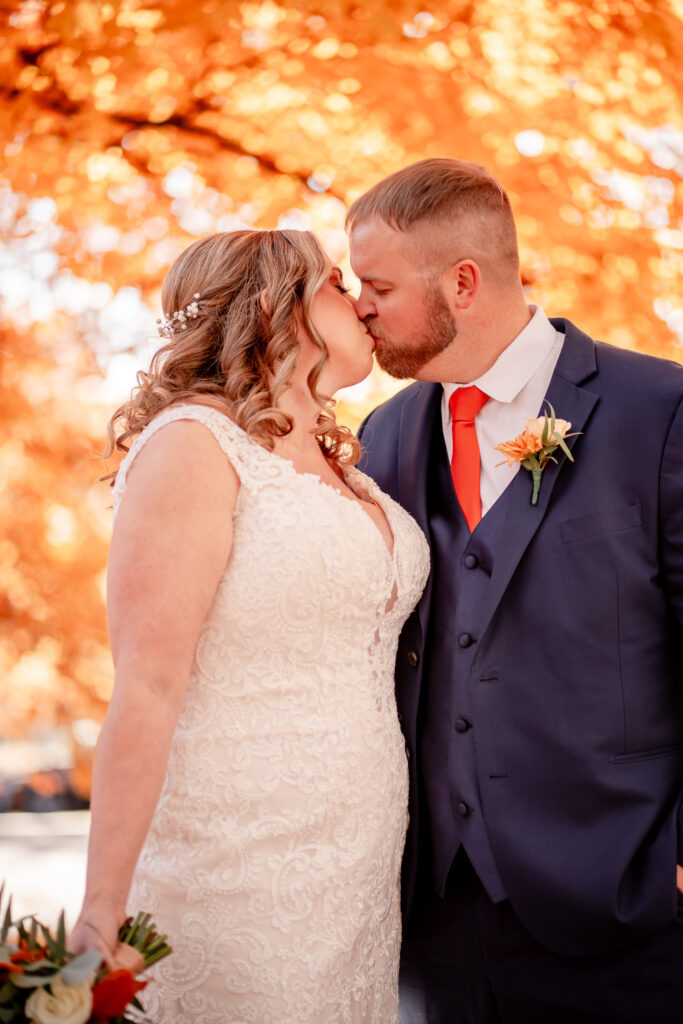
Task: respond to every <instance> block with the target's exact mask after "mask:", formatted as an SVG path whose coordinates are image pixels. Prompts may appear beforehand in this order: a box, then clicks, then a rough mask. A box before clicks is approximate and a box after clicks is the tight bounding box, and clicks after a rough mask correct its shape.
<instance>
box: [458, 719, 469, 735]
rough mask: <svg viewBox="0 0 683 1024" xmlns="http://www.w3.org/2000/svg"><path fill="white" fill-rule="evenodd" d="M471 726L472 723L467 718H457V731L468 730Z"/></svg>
mask: <svg viewBox="0 0 683 1024" xmlns="http://www.w3.org/2000/svg"><path fill="white" fill-rule="evenodd" d="M469 727H470V723H469V722H468V721H467V719H465V718H456V720H455V731H456V732H467V730H468V729H469Z"/></svg>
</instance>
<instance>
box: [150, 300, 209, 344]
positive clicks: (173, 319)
mask: <svg viewBox="0 0 683 1024" xmlns="http://www.w3.org/2000/svg"><path fill="white" fill-rule="evenodd" d="M198 298H199V292H195V293H194V297H193V299H192V302H189V303H188V304H187V306H185V308H184V309H179V310H177V311H176V312H175V313H171V315H170V316H166V314H165V313H164V315H163V316H161V317H159V318H158V319H157V330H158V332H159V334H160V335H161V337H162V338H172V337H173V335H174V333H175V332H176V331H177V330H182V329H184V328H185V327H186V326H187V321H188V320H196V319H197V317H198V316H199V303H198V301H197V300H198Z"/></svg>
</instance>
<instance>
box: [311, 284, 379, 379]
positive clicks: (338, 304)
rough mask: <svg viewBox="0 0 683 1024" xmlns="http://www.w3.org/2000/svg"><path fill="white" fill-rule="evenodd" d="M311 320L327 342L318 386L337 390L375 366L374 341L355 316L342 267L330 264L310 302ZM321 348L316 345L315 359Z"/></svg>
mask: <svg viewBox="0 0 683 1024" xmlns="http://www.w3.org/2000/svg"><path fill="white" fill-rule="evenodd" d="M311 320H312V322H313V325H314V326H315V327H316V329H317V330H318V331H319V333H320V335H321V337H322V338H323V340H324V342H325V344H326V345H327V351H328V359H327V362H326V363H325V366H324V368H323V371H322V373H321V376H320V382H319V390H321V391H324V392H326V393H327V394H334V392H335V391H338V390H339V388H345V387H350V386H351V385H352V384H358V382H359V381H361V380H363V379H364V378H365V377H367V375H368V374H369V373H370V370H371V369H372V353H373V351H374V348H375V341H374V338H373V337H372V335H371V334H370V333H369V331H368V330H367V329H366V327H365V324H363V323H362V322H361V321H360V320H359V319H358V317H357V316H356V303H355V300H354V299H353V298H352V297H351V296H350V295H349V294H348V292H347V291H346V289H345V288H344V281H343V278H342V272H341V270H340V269H339V267H330V272H329V275H328V277H327V279H326V281H325V282H324V283H323V284H322V285H321V287H320V288H319V289H318V291H317V292H316V294H315V297H314V298H313V301H312V303H311ZM319 356H320V350H319V349H318V348H317V346H316V360H317V358H318V357H319Z"/></svg>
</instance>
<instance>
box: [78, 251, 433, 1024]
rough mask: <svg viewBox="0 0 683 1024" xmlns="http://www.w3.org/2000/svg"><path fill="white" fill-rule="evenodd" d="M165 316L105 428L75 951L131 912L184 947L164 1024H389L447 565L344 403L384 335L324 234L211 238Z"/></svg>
mask: <svg viewBox="0 0 683 1024" xmlns="http://www.w3.org/2000/svg"><path fill="white" fill-rule="evenodd" d="M162 302H163V307H164V310H165V311H166V312H165V316H164V319H163V321H162V333H164V334H165V335H166V337H167V343H166V344H164V345H163V347H162V348H161V349H160V350H159V351H158V352H157V354H156V355H155V357H154V359H153V360H152V364H151V367H150V370H149V372H148V373H140V374H139V375H138V384H139V386H138V388H137V389H136V390H135V391H134V393H133V396H132V398H131V399H130V401H129V402H127V403H126V404H125V405H124V406H122V408H120V409H119V410H118V411H117V412H116V414H115V415H114V417H113V420H112V424H111V425H110V437H111V439H112V443H114V439H115V443H116V446H117V447H118V448H122V449H124V450H126V449H127V448H128V446H129V444H130V450H129V451H128V454H127V456H126V458H125V459H124V461H123V463H122V465H121V468H120V470H119V472H118V475H117V477H116V482H115V486H114V515H115V526H114V533H113V538H112V545H111V555H110V563H109V577H108V618H109V628H110V636H111V643H112V648H113V654H114V661H115V666H116V684H115V688H114V694H113V698H112V702H111V706H110V709H109V712H108V714H107V717H106V721H105V723H104V726H103V729H102V734H101V738H100V742H99V748H98V752H97V759H96V764H95V772H94V779H93V793H92V828H91V835H90V844H89V851H88V871H87V883H86V893H85V898H84V903H83V907H82V909H81V913H80V916H79V919H78V921H77V923H76V927H75V929H74V932H73V934H72V936H71V940H70V948H71V949H73V950H74V951H76V952H78V951H81V950H84V949H87V948H97V949H100V950H101V951H102V952H103V953H105V955H106V956H107V957H108V958H111V952H112V948H113V946H114V943H115V937H116V933H117V930H118V927H119V925H120V923H121V922H122V921H123V919H124V918H125V916H126V905H127V903H129V904H130V906H131V908H133V909H144V910H146V911H149V912H150V913H151V914H152V915H153V917H154V919H155V920H156V922H157V923H158V925H159V927H160V929H161V930H163V931H164V932H166V933H167V934H168V936H169V941H170V942H171V944H172V945H173V947H174V954H173V956H171V957H169V958H168V960H166V961H164V962H163V963H160V964H159V965H158V966H157V967H156V968H155V969H154V983H153V984H152V985H150V986H149V988H148V989H147V991H146V993H145V1010H146V1012H147V1013H148V1014H149V1016H150V1018H152V1019H155V1020H157V1021H158V1022H159V1024H171V1022H173V1024H229V1022H234V1024H237V1022H240V1024H242V1022H254V1024H337V1022H338V1024H350V1022H353V1024H355V1022H361V1021H363V1022H372V1024H392V1022H396V1024H398V1009H397V973H398V953H399V941H400V910H399V871H400V863H401V854H402V850H403V843H404V835H405V829H406V823H407V811H406V807H407V792H408V781H407V766H406V755H405V748H404V743H403V738H402V735H401V731H400V728H399V723H398V719H397V714H396V705H395V702H394V694H393V670H394V659H395V654H396V646H397V641H398V635H399V632H400V630H401V627H402V625H403V623H404V621H405V619H406V618H407V616H408V615H409V613H410V612H411V611H412V609H413V607H414V605H415V604H416V602H417V600H418V598H419V597H420V594H421V592H422V589H423V586H424V583H425V580H426V576H427V573H428V557H429V556H428V550H427V545H426V542H425V539H424V537H423V535H422V533H421V532H420V530H419V529H418V527H417V526H416V524H415V523H414V522H413V520H412V519H411V518H410V517H409V516H408V514H407V513H406V512H404V511H403V510H402V509H401V508H400V507H399V506H398V505H397V504H395V503H394V502H393V501H392V500H391V499H390V498H389V497H387V496H386V495H384V494H383V493H382V492H381V491H380V490H379V489H378V488H377V486H376V485H375V484H374V483H373V482H372V481H371V480H370V479H368V478H367V477H365V476H364V475H363V474H362V473H361V472H359V471H358V470H357V469H355V468H354V463H355V462H357V460H358V458H359V455H360V447H359V444H358V441H357V440H356V439H355V438H354V437H353V435H352V434H351V433H350V432H349V431H348V430H347V429H346V428H344V427H341V426H339V425H337V423H336V422H335V419H334V415H333V412H332V407H333V403H332V402H331V400H330V399H329V398H328V397H326V396H330V395H332V394H333V393H334V392H335V391H336V390H338V389H339V388H342V387H346V386H348V385H351V384H355V383H357V382H358V381H360V380H362V379H363V378H364V377H365V376H366V375H367V374H368V372H369V371H370V369H371V366H372V352H373V339H372V337H371V336H370V335H369V334H368V332H367V331H366V330H365V328H364V326H363V324H362V323H361V322H360V321H359V320H358V318H357V317H356V314H355V312H354V302H353V300H352V299H351V298H350V296H349V295H348V294H346V289H345V288H344V285H343V282H342V277H341V272H340V271H339V269H338V268H336V267H333V266H332V265H331V262H330V260H329V259H328V258H327V256H326V255H325V254H324V253H323V251H322V250H321V248H320V246H319V244H318V242H317V240H316V239H315V237H314V236H313V235H312V234H310V233H309V232H296V231H237V232H233V233H228V234H218V235H213V236H211V237H209V238H205V239H202V240H201V241H199V242H196V243H195V244H194V245H192V246H190V248H189V249H187V250H186V251H185V252H184V253H183V254H182V255H181V256H180V257H179V258H178V259H177V260H176V262H175V264H174V265H173V267H172V268H171V270H170V272H169V274H168V276H167V278H166V280H165V283H164V288H163V293H162ZM116 434H118V436H117V437H116Z"/></svg>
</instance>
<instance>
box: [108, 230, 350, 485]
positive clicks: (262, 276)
mask: <svg viewBox="0 0 683 1024" xmlns="http://www.w3.org/2000/svg"><path fill="white" fill-rule="evenodd" d="M328 274H329V261H328V259H327V257H326V256H325V253H324V252H323V250H322V248H321V246H320V243H319V242H318V240H317V238H316V237H315V235H313V234H312V233H311V232H310V231H256V230H244V231H231V232H226V233H221V234H216V235H210V236H209V237H207V238H202V239H201V240H200V241H198V242H195V243H194V245H191V246H190V247H189V248H188V249H186V250H185V251H184V252H183V253H181V255H180V256H179V257H178V258H177V260H176V261H175V263H174V264H173V266H172V267H171V269H170V270H169V272H168V274H167V275H166V278H165V280H164V284H163V288H162V292H161V304H162V307H163V309H164V314H165V318H166V320H165V322H166V323H167V324H168V323H169V322H170V321H171V318H173V315H174V314H175V313H177V312H178V311H180V310H186V309H188V307H189V308H190V309H191V310H192V313H193V314H194V318H193V316H192V314H191V315H190V316H188V318H187V319H185V320H184V321H182V320H181V321H180V322H179V321H178V320H177V319H176V320H175V321H173V323H172V324H171V327H170V333H169V341H168V342H167V343H166V344H165V345H162V347H161V348H160V349H158V351H157V352H156V353H155V354H154V356H153V358H152V361H151V364H150V368H149V370H148V371H147V372H145V371H142V370H141V371H140V372H139V373H138V375H137V387H136V388H135V389H134V390H133V393H132V395H131V398H130V400H129V401H128V402H126V403H125V404H124V405H122V406H121V407H120V408H119V409H117V410H116V412H115V413H114V415H113V416H112V418H111V420H110V422H109V426H108V431H107V433H108V439H109V448H108V451H107V452H106V454H105V457H106V456H109V455H111V454H112V453H113V452H114V450H120V451H128V449H129V447H130V442H131V439H132V438H134V437H135V435H136V434H138V433H139V432H140V431H141V430H142V429H143V428H144V427H146V426H147V424H148V423H149V422H150V421H151V420H152V418H153V417H154V416H156V415H157V413H159V412H160V411H161V410H162V409H165V408H167V406H169V405H175V404H178V403H180V402H198V403H202V404H204V405H211V406H213V407H214V408H218V409H219V410H221V411H222V412H224V413H226V414H227V415H228V416H230V417H231V419H233V420H234V421H235V422H236V423H237V425H238V426H240V427H241V428H242V429H243V430H245V431H246V433H247V434H248V435H249V436H250V437H252V438H253V439H254V440H256V441H258V442H259V443H260V444H262V445H264V446H265V447H266V448H268V449H271V450H272V448H273V443H274V440H275V438H278V437H284V436H285V435H286V434H288V433H289V432H290V431H291V429H292V427H293V425H294V424H293V420H292V417H291V416H290V415H289V414H288V413H286V412H284V411H283V410H282V409H280V408H278V400H279V398H280V396H281V395H282V393H283V392H284V391H285V390H286V388H287V387H288V385H289V383H290V378H291V375H292V373H293V370H294V368H295V366H296V362H297V358H298V354H299V341H298V337H297V327H298V325H299V324H300V325H301V326H302V327H303V329H304V330H305V331H306V332H307V334H308V335H309V336H310V337H311V338H312V339H313V341H314V342H315V343H316V344H317V345H318V347H319V348H320V358H319V359H318V361H317V363H316V364H315V366H314V367H313V369H312V370H311V372H310V374H309V376H308V386H309V388H310V390H311V394H312V395H313V397H314V398H315V400H316V401H317V402H318V404H319V405H320V416H319V418H318V423H317V426H316V437H317V439H318V443H319V444H320V447H321V449H322V450H323V452H324V454H325V455H326V456H327V458H329V459H331V460H333V461H337V462H340V463H346V464H351V465H354V464H355V463H356V462H357V461H358V459H359V458H360V444H359V442H358V441H357V439H356V438H355V437H354V436H353V434H352V433H351V431H350V430H349V429H348V427H343V426H340V425H339V424H337V422H336V420H335V417H334V411H333V409H334V403H333V402H332V400H331V398H329V397H328V396H326V395H323V394H320V393H319V392H318V390H317V383H318V380H319V378H320V373H321V371H322V368H323V366H324V365H325V362H326V361H327V346H326V345H325V341H324V339H323V338H322V337H321V335H320V333H319V332H318V331H317V330H316V328H315V326H314V324H313V323H312V321H311V316H310V311H311V302H312V300H313V297H314V296H315V294H316V292H317V291H318V289H319V288H320V287H321V285H322V284H323V283H324V282H325V280H326V279H327V277H328ZM197 294H198V295H199V298H198V299H195V296H196V295H197ZM195 301H196V303H197V306H196V309H195V307H194V306H193V303H194V302H195ZM117 427H118V432H117ZM112 476H115V474H112Z"/></svg>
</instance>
